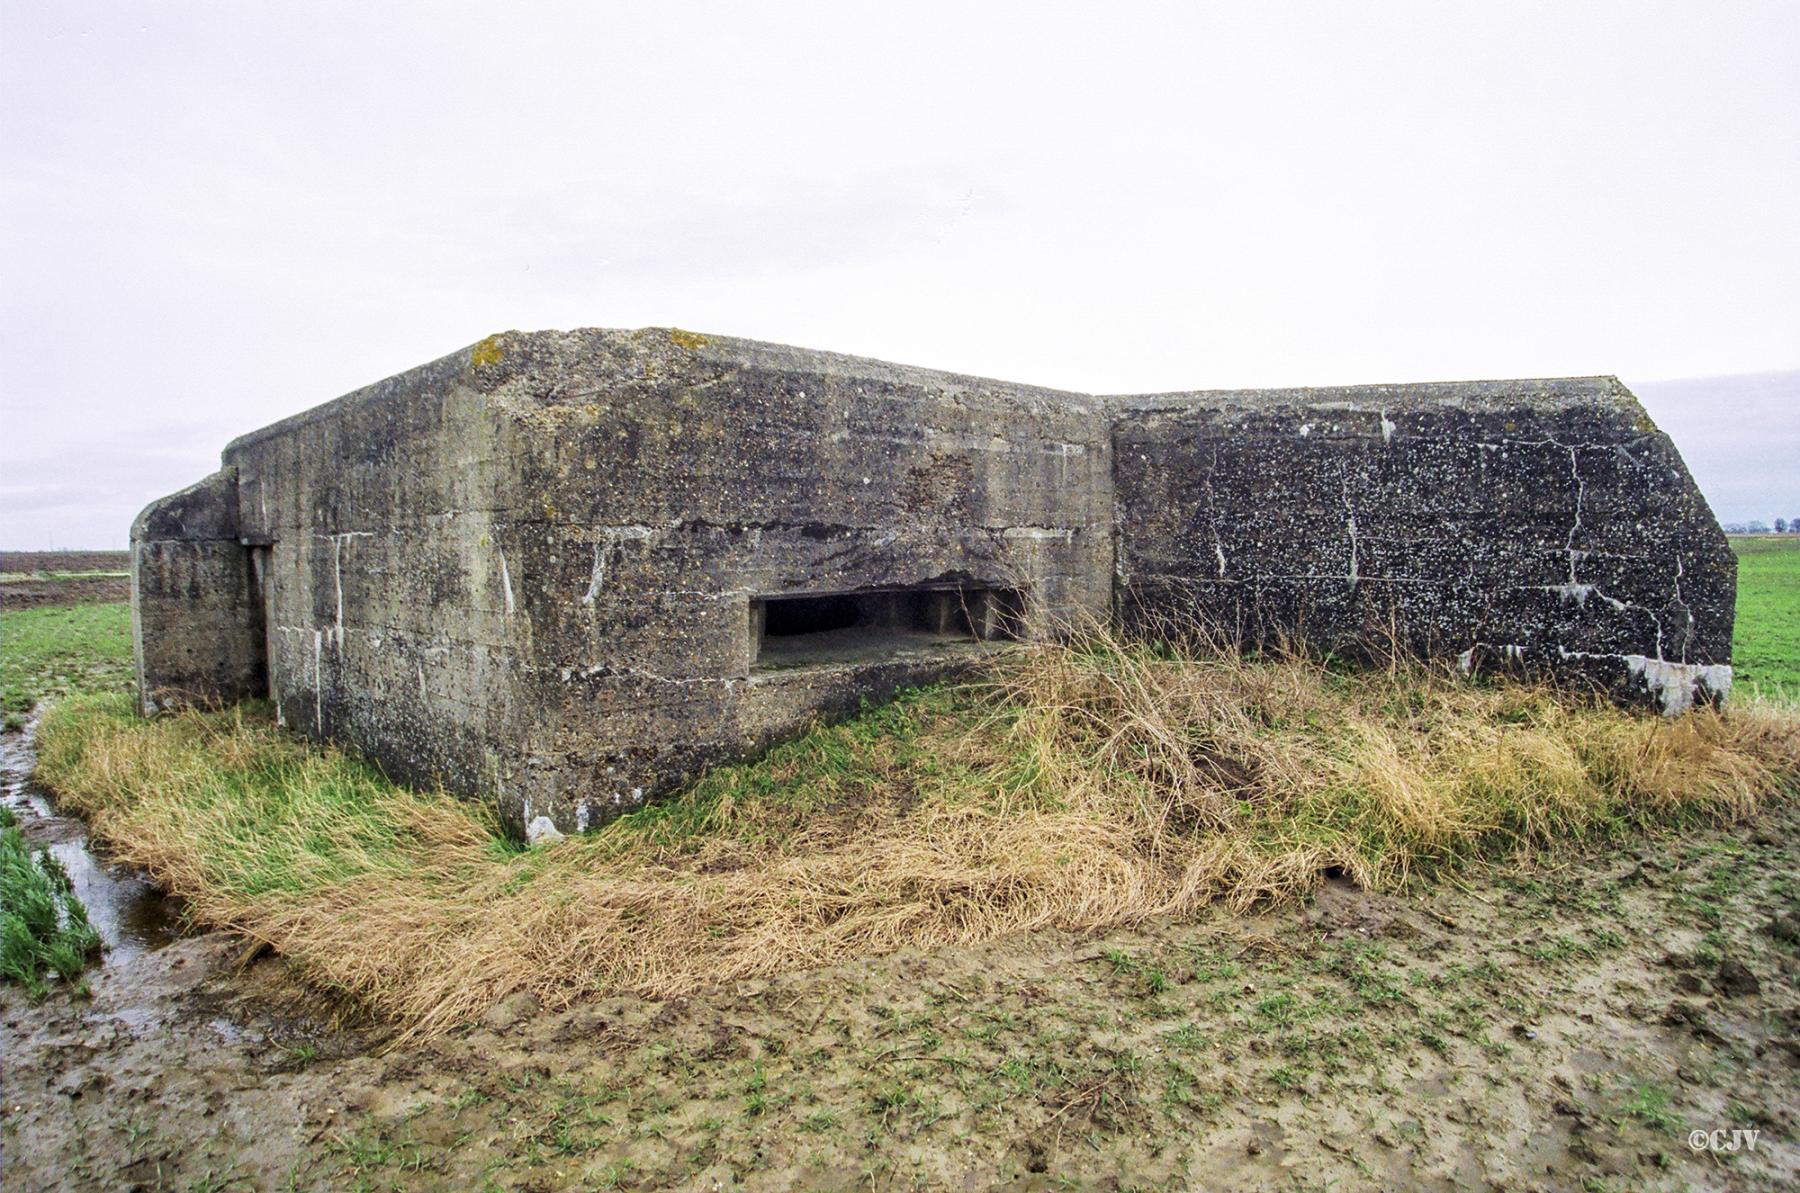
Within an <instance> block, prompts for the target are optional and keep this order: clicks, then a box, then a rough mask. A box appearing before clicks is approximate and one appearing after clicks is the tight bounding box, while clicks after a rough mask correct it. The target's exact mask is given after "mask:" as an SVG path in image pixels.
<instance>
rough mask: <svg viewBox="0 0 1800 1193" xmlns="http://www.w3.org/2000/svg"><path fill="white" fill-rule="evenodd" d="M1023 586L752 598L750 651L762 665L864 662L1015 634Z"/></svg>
mask: <svg viewBox="0 0 1800 1193" xmlns="http://www.w3.org/2000/svg"><path fill="white" fill-rule="evenodd" d="M1023 608H1024V606H1023V603H1022V601H1021V599H1020V594H1019V592H1018V590H1017V589H1011V588H958V587H950V588H943V587H931V588H894V589H874V590H863V591H859V592H832V593H817V594H809V595H805V596H782V597H774V596H771V597H759V598H757V599H755V600H752V601H751V602H750V658H751V661H752V665H753V666H755V667H757V668H759V669H768V668H777V667H804V666H809V665H812V664H816V663H846V662H865V661H871V660H876V659H881V658H885V657H887V656H889V655H892V654H896V653H898V652H901V651H907V650H919V649H924V648H930V647H933V646H947V645H953V644H955V643H959V642H984V641H991V640H995V639H1007V638H1016V637H1018V636H1019V626H1020V621H1021V615H1022V612H1023Z"/></svg>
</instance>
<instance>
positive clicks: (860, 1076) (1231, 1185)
mask: <svg viewBox="0 0 1800 1193" xmlns="http://www.w3.org/2000/svg"><path fill="white" fill-rule="evenodd" d="M12 752H13V754H14V761H15V763H16V762H17V759H18V757H19V756H20V754H19V751H18V750H17V749H15V750H13V751H12ZM15 788H17V784H16V783H15ZM7 798H8V800H9V801H10V802H12V803H13V804H14V806H15V807H18V808H21V809H23V811H22V813H21V814H22V815H23V816H25V817H26V819H28V820H30V821H31V822H32V824H31V831H32V832H33V833H34V834H35V835H36V836H37V837H38V839H40V840H44V841H51V840H58V841H61V842H62V843H63V844H62V848H63V849H65V850H67V849H69V848H70V843H71V842H74V843H75V844H74V846H73V848H75V849H79V848H80V845H79V838H80V826H79V825H78V824H75V823H73V822H71V821H67V820H59V819H57V818H55V817H54V816H53V815H48V813H49V809H48V808H47V807H45V806H44V805H43V804H42V802H41V801H37V802H35V803H34V797H33V796H32V794H31V793H30V792H29V791H27V790H23V789H15V790H12V791H11V792H10V793H9V794H8V796H7ZM1797 828H1800V816H1796V814H1795V812H1794V811H1793V810H1786V811H1783V812H1781V813H1778V814H1775V815H1771V816H1769V817H1766V818H1764V819H1762V820H1760V821H1758V822H1755V823H1752V824H1749V825H1745V826H1740V827H1738V828H1736V829H1733V830H1730V831H1720V830H1707V831H1701V832H1694V833H1690V834H1687V835H1683V836H1670V837H1668V838H1667V839H1664V840H1660V841H1657V842H1653V843H1646V844H1643V845H1641V846H1640V847H1638V848H1636V849H1625V850H1621V849H1609V850H1603V851H1599V852H1595V853H1593V854H1590V855H1588V856H1586V857H1585V858H1583V859H1581V860H1576V861H1571V862H1567V863H1565V864H1562V865H1560V866H1558V867H1556V868H1553V869H1546V870H1540V871H1539V872H1536V873H1517V872H1515V873H1510V874H1509V873H1484V874H1481V875H1465V876H1464V877H1463V878H1462V879H1460V880H1449V881H1444V882H1441V883H1439V884H1438V885H1436V886H1435V887H1433V888H1431V889H1430V890H1428V891H1425V892H1423V893H1420V894H1416V895H1414V896H1410V897H1408V896H1394V895H1377V894H1369V893H1366V892H1362V891H1359V890H1356V889H1354V888H1352V887H1350V886H1349V885H1348V884H1346V883H1344V882H1342V881H1337V880H1329V881H1326V882H1325V883H1324V885H1323V886H1322V888H1321V889H1320V890H1319V892H1318V894H1317V896H1316V898H1314V899H1313V900H1312V901H1310V902H1309V903H1308V904H1307V905H1305V906H1301V907H1291V908H1286V909H1278V910H1271V911H1268V912H1265V913H1262V914H1256V915H1250V916H1241V917H1240V916H1231V915H1227V914H1218V915H1214V916H1210V917H1208V918H1205V919H1204V920H1202V921H1201V922H1189V923H1157V924H1152V925H1149V926H1146V927H1145V928H1143V929H1141V930H1136V931H1120V932H1113V933H1109V934H1107V935H1105V936H1101V937H1098V938H1079V937H1074V936H1070V935H1067V934H1063V933H1057V932H1038V933H1030V934H1021V935H1016V936H1012V937H1008V938H1004V939H1000V940H996V941H994V942H992V943H991V944H989V945H987V946H984V947H980V948H965V949H946V950H942V951H939V952H933V953H903V954H899V955H895V956H889V957H882V958H876V959H871V960H868V961H865V962H862V963H858V964H854V965H845V966H836V967H831V968H824V969H816V970H811V971H806V972H799V973H794V974H790V975H787V976H785V977H782V978H779V979H776V980H772V981H755V982H737V983H732V984H729V985H726V986H721V987H718V988H715V989H711V990H706V991H704V992H702V993H699V994H697V995H695V996H694V997H691V998H686V999H678V1000H673V1001H667V1002H658V1001H645V1000H639V999H631V998H601V999H596V1000H594V1001H592V1002H591V1003H588V1004H586V1005H582V1006H579V1007H576V1008H574V1009H572V1010H566V1011H560V1012H551V1011H546V1010H544V1009H541V1008H539V1007H538V1006H536V1005H533V1004H531V1003H530V1002H528V1001H520V1002H515V1003H511V1004H507V1005H505V1006H502V1007H500V1008H498V1009H496V1010H495V1011H493V1012H492V1013H490V1014H489V1015H488V1016H487V1017H486V1019H485V1020H484V1021H482V1022H481V1023H478V1024H475V1025H473V1026H471V1027H469V1028H467V1029H466V1030H463V1031H461V1032H459V1033H457V1034H454V1035H452V1036H449V1037H447V1038H442V1039H437V1040H433V1041H430V1042H425V1043H409V1042H406V1041H403V1040H400V1039H397V1038H396V1035H395V1033H394V1031H393V1030H392V1029H391V1028H390V1027H388V1026H385V1025H383V1024H380V1023H376V1022H372V1021H370V1020H368V1019H366V1018H363V1017H359V1016H358V1015H357V1014H356V1013H355V1012H354V1010H353V1009H351V1008H346V1007H343V1006H339V1005H334V1004H333V1003H332V1002H331V1001H330V1000H329V999H327V998H325V997H323V996H321V995H319V994H318V993H316V992H313V991H311V990H309V989H308V988H307V987H306V986H305V985H303V984H302V982H301V981H300V980H298V978H297V977H296V975H295V974H294V973H292V972H291V971H290V969H289V967H288V966H287V965H286V963H284V962H283V961H282V960H281V959H280V958H278V957H269V956H260V957H251V958H246V956H245V948H244V945H243V943H242V942H241V941H239V940H238V939H236V938H234V937H233V936H231V935H229V934H227V933H223V932H208V933H201V934H196V935H189V936H187V937H184V938H175V937H172V936H171V933H170V931H169V920H168V917H167V914H166V913H167V911H168V910H169V909H168V908H167V906H166V905H156V901H155V897H154V894H153V892H152V893H148V894H147V893H146V892H144V891H143V890H142V889H141V888H128V889H124V890H122V891H120V892H117V893H116V898H113V900H112V901H113V903H114V904H115V905H116V906H117V909H118V914H112V915H111V926H110V927H107V925H106V924H103V927H106V930H107V931H108V934H109V938H110V939H113V940H115V941H117V942H118V944H117V945H116V947H115V948H114V949H113V951H112V953H111V954H110V955H109V956H108V958H107V959H106V962H105V964H104V965H103V966H101V967H100V968H98V969H96V970H95V971H94V972H93V973H92V975H91V978H90V982H89V985H90V987H91V994H89V995H87V996H79V995H77V994H75V993H71V992H69V991H67V990H62V991H58V992H57V993H55V994H53V995H52V996H51V997H50V998H49V999H47V1000H46V1001H45V1002H43V1003H42V1004H40V1005H36V1006H33V1005H31V1004H29V1003H28V1002H27V1001H26V1000H25V999H24V997H23V996H22V995H21V994H20V993H19V992H18V991H17V990H16V989H14V988H10V987H8V988H6V989H5V991H4V993H3V994H0V1025H3V1027H4V1033H3V1036H4V1042H3V1044H0V1060H3V1063H4V1089H3V1090H0V1098H3V1104H4V1121H3V1126H0V1164H3V1166H4V1167H3V1168H0V1178H3V1183H4V1184H5V1186H6V1188H8V1189H17V1190H26V1189H51V1188H75V1189H128V1188H135V1189H164V1188H167V1189H231V1188H241V1189H285V1188H334V1189H336V1188H369V1189H376V1188H383V1189H385V1188H403V1189H413V1188H426V1189H438V1188H443V1189H464V1188H503V1189H559V1188H581V1187H587V1188H626V1189H661V1188H682V1189H705V1190H714V1189H734V1188H746V1189H787V1188H802V1189H838V1188H858V1187H872V1188H880V1189H890V1188H932V1189H937V1188H949V1189H989V1188H1001V1189H1016V1190H1026V1189H1084V1188H1096V1189H1127V1188H1183V1189H1185V1188H1207V1189H1396V1188H1414V1189H1486V1188H1494V1189H1514V1190H1524V1189H1557V1190H1561V1189H1589V1190H1607V1189H1616V1190H1627V1189H1631V1190H1636V1189H1668V1190H1677V1189H1695V1190H1699V1189H1759V1188H1768V1189H1776V1188H1792V1187H1795V1184H1796V1182H1797V1181H1800V980H1797V977H1800V947H1797V945H1796V939H1797V937H1800V918H1797V917H1800V838H1797V835H1796V829H1797ZM106 869H107V868H106V867H105V866H104V865H100V866H99V867H98V870H99V871H100V872H102V873H105V872H106ZM109 877H110V879H111V880H113V881H118V882H128V881H133V880H132V879H131V876H130V875H117V874H114V875H110V876H109ZM97 889H98V888H94V887H92V886H90V890H97ZM95 897H96V899H97V900H99V901H101V902H105V901H106V898H105V897H102V896H100V895H96V896H95ZM1732 1129H1747V1130H1755V1131H1757V1132H1758V1133H1759V1134H1758V1135H1757V1136H1756V1141H1755V1145H1754V1147H1753V1148H1752V1147H1751V1146H1749V1139H1748V1137H1747V1136H1739V1137H1738V1138H1737V1140H1736V1150H1723V1149H1726V1148H1729V1147H1730V1146H1731V1145H1732V1143H1733V1139H1732V1137H1731V1136H1730V1135H1729V1132H1730V1131H1731V1130H1732ZM1714 1130H1718V1131H1721V1132H1724V1133H1721V1134H1718V1135H1714V1136H1709V1137H1708V1140H1707V1142H1708V1143H1713V1142H1716V1143H1717V1144H1718V1145H1719V1148H1720V1150H1711V1149H1710V1148H1709V1149H1708V1150H1694V1149H1693V1148H1692V1147H1690V1132H1694V1131H1702V1132H1711V1131H1714Z"/></svg>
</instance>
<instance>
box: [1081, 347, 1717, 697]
mask: <svg viewBox="0 0 1800 1193" xmlns="http://www.w3.org/2000/svg"><path fill="white" fill-rule="evenodd" d="M1113 444H1114V459H1115V469H1114V475H1115V478H1116V483H1117V497H1118V509H1119V527H1118V536H1119V562H1118V575H1119V582H1120V592H1119V595H1120V611H1121V614H1122V615H1123V617H1124V618H1125V620H1126V621H1127V623H1128V624H1138V625H1145V624H1155V623H1156V622H1157V620H1158V619H1160V618H1165V617H1167V616H1169V615H1171V614H1174V615H1177V616H1182V615H1190V614H1191V615H1194V616H1197V617H1199V618H1201V619H1203V620H1205V621H1208V622H1211V623H1213V624H1216V625H1220V626H1223V627H1225V628H1226V630H1227V631H1228V632H1233V633H1237V634H1240V635H1242V636H1244V637H1247V638H1250V639H1253V640H1265V639H1268V638H1269V637H1271V636H1274V635H1280V634H1299V635H1301V636H1303V637H1305V638H1307V639H1309V640H1310V641H1312V642H1313V643H1314V644H1315V645H1319V646H1327V647H1332V648H1336V649H1343V648H1345V647H1349V646H1365V647H1366V646H1368V645H1371V644H1374V645H1378V646H1379V645H1385V644H1387V643H1389V642H1393V643H1396V644H1398V645H1400V646H1402V647H1405V648H1407V649H1410V650H1412V651H1415V652H1421V653H1424V654H1427V655H1436V656H1454V657H1456V658H1458V659H1459V660H1460V661H1461V663H1462V665H1463V666H1464V667H1465V668H1473V667H1478V666H1494V665H1502V666H1509V667H1518V668H1523V669H1527V670H1531V671H1535V672H1539V673H1546V674H1551V675H1555V676H1558V677H1561V678H1564V679H1574V678H1583V679H1587V680H1591V681H1594V682H1597V683H1599V684H1601V685H1603V686H1605V687H1608V688H1610V689H1612V690H1613V691H1614V692H1615V693H1616V694H1617V695H1619V696H1621V697H1625V698H1636V697H1648V698H1651V699H1654V700H1655V701H1656V702H1658V703H1659V704H1661V705H1662V706H1663V707H1664V708H1666V709H1667V710H1668V711H1678V710H1679V709H1681V708H1685V707H1687V706H1688V705H1689V704H1691V703H1692V702H1693V701H1694V700H1696V699H1707V698H1710V697H1712V696H1715V695H1723V694H1724V693H1725V692H1726V691H1727V690H1728V688H1729V685H1730V668H1729V666H1728V665H1727V664H1729V662H1730V659H1731V629H1732V618H1733V598H1734V595H1735V591H1736V574H1737V564H1736V561H1735V559H1734V557H1733V556H1732V554H1731V550H1730V547H1729V546H1728V545H1727V543H1726V541H1725V536H1724V534H1723V532H1722V531H1720V529H1719V527H1718V524H1717V523H1716V522H1715V521H1714V520H1713V517H1712V514H1711V512H1710V510H1708V508H1707V506H1706V502H1705V500H1704V499H1703V498H1702V497H1701V495H1700V492H1699V490H1698V489H1697V488H1696V487H1695V485H1694V483H1693V480H1692V478H1691V477H1690V476H1689V475H1688V473H1687V469H1686V468H1685V467H1684V466H1683V464H1682V462H1681V457H1680V455H1679V454H1678V453H1677V452H1676V451H1675V448H1674V445H1673V444H1672V443H1670V441H1669V439H1668V437H1667V436H1666V435H1663V434H1662V433H1661V432H1659V431H1658V430H1657V429H1656V427H1655V425H1654V424H1653V423H1652V422H1651V421H1650V419H1649V417H1648V416H1647V415H1646V414H1645V413H1644V410H1643V408H1642V407H1641V406H1640V405H1639V404H1638V402H1637V400H1636V399H1635V398H1633V397H1632V396H1631V394H1630V393H1629V392H1628V391H1627V390H1626V389H1625V387H1624V386H1622V385H1620V384H1619V382H1618V381H1616V380H1614V379H1612V378H1569V379H1562V380H1549V381H1490V382H1468V383H1456V384H1439V385H1401V386H1362V387H1355V388H1345V389H1311V390H1269V391H1261V392H1219V393H1193V394H1176V395H1168V396H1161V397H1152V398H1133V399H1123V400H1121V402H1120V416H1119V419H1118V421H1117V423H1116V426H1115V431H1114V440H1113Z"/></svg>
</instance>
